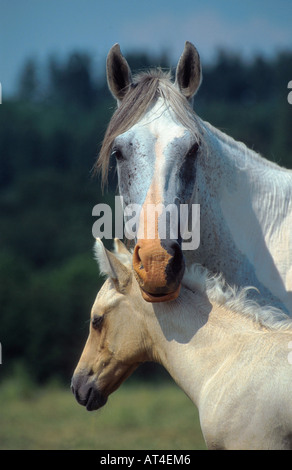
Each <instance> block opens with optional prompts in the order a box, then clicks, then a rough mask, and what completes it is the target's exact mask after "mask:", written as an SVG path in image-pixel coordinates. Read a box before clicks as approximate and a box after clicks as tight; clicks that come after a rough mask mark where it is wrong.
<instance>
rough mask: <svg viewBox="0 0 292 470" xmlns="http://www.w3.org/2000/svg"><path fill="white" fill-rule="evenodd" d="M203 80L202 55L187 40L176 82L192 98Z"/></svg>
mask: <svg viewBox="0 0 292 470" xmlns="http://www.w3.org/2000/svg"><path fill="white" fill-rule="evenodd" d="M201 81H202V71H201V62H200V56H199V53H198V51H197V49H196V48H195V46H194V45H193V44H192V43H191V42H189V41H186V43H185V48H184V51H183V53H182V55H181V57H180V59H179V62H178V64H177V68H176V76H175V84H176V86H177V87H178V88H179V90H180V91H181V93H182V94H183V95H184V96H185V97H186V98H187V99H188V100H191V99H192V97H193V96H194V94H195V93H196V92H197V91H198V88H199V86H200V84H201Z"/></svg>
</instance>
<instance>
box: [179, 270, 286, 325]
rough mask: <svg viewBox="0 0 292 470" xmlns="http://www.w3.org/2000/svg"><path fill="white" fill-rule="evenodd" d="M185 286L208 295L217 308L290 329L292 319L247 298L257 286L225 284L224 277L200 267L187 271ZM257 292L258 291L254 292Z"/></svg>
mask: <svg viewBox="0 0 292 470" xmlns="http://www.w3.org/2000/svg"><path fill="white" fill-rule="evenodd" d="M182 284H183V285H184V286H186V287H187V288H188V289H190V290H192V291H199V292H201V293H202V294H205V295H206V296H207V297H208V299H209V300H210V301H212V302H215V303H216V304H218V305H220V306H221V305H224V306H225V307H226V308H228V309H229V310H231V311H232V312H235V313H238V314H240V315H244V316H246V317H248V318H250V319H252V320H253V321H254V322H257V323H259V324H260V325H262V326H264V327H266V328H268V329H274V330H288V329H289V330H291V329H292V320H291V318H290V317H289V316H288V315H286V314H285V313H284V312H283V311H282V310H280V309H278V308H275V307H271V306H262V305H260V304H259V303H257V302H256V301H255V300H252V299H249V298H248V297H247V295H248V292H249V291H250V290H252V289H255V288H254V287H244V288H237V287H232V286H230V285H229V284H227V283H226V281H225V279H224V278H223V276H222V275H221V274H219V275H212V274H211V273H210V272H209V271H208V270H207V269H206V268H204V267H203V266H201V265H200V264H194V265H192V266H191V267H190V268H189V269H186V272H185V275H184V278H183V281H182ZM255 290H256V291H257V289H255Z"/></svg>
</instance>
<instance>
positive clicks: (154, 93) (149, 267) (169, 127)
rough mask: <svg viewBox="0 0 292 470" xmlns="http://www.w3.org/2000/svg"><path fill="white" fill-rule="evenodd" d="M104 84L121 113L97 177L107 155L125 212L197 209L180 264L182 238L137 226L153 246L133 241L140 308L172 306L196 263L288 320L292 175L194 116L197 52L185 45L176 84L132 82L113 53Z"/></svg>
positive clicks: (160, 77)
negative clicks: (193, 243) (194, 238)
mask: <svg viewBox="0 0 292 470" xmlns="http://www.w3.org/2000/svg"><path fill="white" fill-rule="evenodd" d="M107 76H108V84H109V88H110V90H111V91H112V93H113V95H114V96H115V98H116V99H117V103H118V108H117V110H116V112H115V114H114V115H113V117H112V119H111V121H110V123H109V126H108V129H107V132H106V135H105V138H104V142H103V146H102V149H101V152H100V157H99V160H98V162H97V166H98V167H100V168H101V169H102V173H103V177H104V178H106V175H107V170H108V164H109V158H110V155H113V156H114V157H115V159H116V161H117V171H118V180H119V192H120V195H121V196H123V198H124V203H125V204H126V205H128V204H130V203H136V204H139V205H140V206H141V207H142V208H143V209H145V208H146V206H147V205H148V204H152V205H154V206H157V205H159V204H162V205H163V206H164V207H166V206H168V204H177V205H180V204H188V205H189V208H190V213H191V207H192V205H193V204H200V213H201V216H200V224H201V228H200V230H201V232H200V246H199V248H198V249H196V250H191V251H186V250H185V251H184V253H183V254H184V256H183V254H182V250H181V242H182V240H181V239H180V237H177V238H176V239H173V238H172V237H171V236H169V234H167V235H166V237H165V239H162V238H163V237H161V235H160V234H161V231H162V228H161V226H160V225H159V224H160V223H162V222H160V220H159V215H158V222H157V221H155V219H154V218H153V214H152V215H151V211H150V216H149V215H147V214H146V212H147V211H146V210H145V211H144V214H143V215H144V220H143V222H144V223H145V224H146V226H147V225H148V226H153V227H154V228H155V237H154V239H151V240H149V239H147V237H146V236H145V235H144V236H141V237H140V238H139V237H138V239H137V240H136V246H135V250H134V258H133V265H134V269H135V271H136V274H137V278H138V281H139V284H140V288H141V291H142V294H143V296H144V298H145V299H146V300H149V301H151V302H158V301H167V300H171V299H173V298H175V297H176V296H177V295H178V294H179V288H180V283H181V279H182V277H183V273H184V269H185V264H186V266H190V265H191V264H192V263H194V262H197V263H200V264H202V265H204V266H206V267H207V268H208V269H209V270H210V271H212V272H214V273H223V274H224V277H225V278H226V280H227V282H229V283H233V284H236V285H237V286H241V287H243V286H248V285H253V286H255V287H256V288H257V289H258V291H259V292H260V296H259V297H258V300H259V301H261V302H262V303H266V304H271V305H274V306H277V307H280V308H282V309H284V310H285V311H286V312H287V313H288V314H289V312H292V235H291V234H292V230H291V228H292V172H291V171H289V170H286V169H284V168H281V167H279V166H278V165H276V164H274V163H271V162H269V161H267V160H265V159H264V158H262V157H261V156H260V155H258V154H256V153H255V152H254V151H252V150H250V149H248V148H247V147H246V146H245V145H244V144H242V143H240V142H237V141H235V140H233V139H232V138H231V137H229V136H227V135H226V134H224V133H223V132H221V131H219V130H218V129H216V128H214V127H213V126H211V125H210V124H209V123H207V122H204V121H203V120H202V119H200V118H199V117H198V116H197V115H196V114H195V113H194V112H193V110H192V107H191V106H190V102H191V101H192V98H193V96H194V95H195V93H196V92H197V90H198V88H199V85H200V82H201V77H202V75H201V66H200V59H199V54H198V52H197V50H196V48H195V47H194V46H193V45H192V44H191V43H189V42H186V45H185V49H184V52H183V54H182V56H181V58H180V60H179V63H178V66H177V69H176V79H175V83H172V82H171V80H170V78H169V75H167V74H165V73H162V72H161V71H159V70H158V71H157V70H156V71H150V72H149V73H144V74H140V75H138V76H137V77H136V78H134V79H132V76H131V71H130V68H129V66H128V64H127V62H126V60H125V58H124V57H123V56H122V54H121V52H120V48H119V46H118V45H117V44H116V45H115V46H113V47H112V49H111V50H110V52H109V55H108V59H107ZM270 118H271V119H273V116H271V117H270ZM234 119H236V116H234ZM145 214H146V215H145ZM147 217H148V218H147ZM254 295H255V292H254Z"/></svg>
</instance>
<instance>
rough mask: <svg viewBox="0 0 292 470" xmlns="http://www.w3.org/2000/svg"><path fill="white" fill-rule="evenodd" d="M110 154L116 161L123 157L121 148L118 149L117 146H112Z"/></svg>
mask: <svg viewBox="0 0 292 470" xmlns="http://www.w3.org/2000/svg"><path fill="white" fill-rule="evenodd" d="M111 155H112V157H114V158H115V159H116V160H118V161H119V160H123V159H124V157H123V154H122V152H121V150H120V149H118V148H113V150H112V153H111Z"/></svg>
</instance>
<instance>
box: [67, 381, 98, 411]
mask: <svg viewBox="0 0 292 470" xmlns="http://www.w3.org/2000/svg"><path fill="white" fill-rule="evenodd" d="M71 390H72V392H73V394H74V396H75V398H76V400H77V402H78V403H79V404H80V405H82V406H85V407H86V409H87V411H93V410H98V409H99V408H101V407H102V406H104V405H105V404H106V402H107V397H105V396H104V395H103V394H102V393H101V392H100V391H99V390H98V388H97V386H96V385H95V383H94V382H91V381H90V380H89V376H87V375H83V374H80V373H77V374H74V375H73V378H72V382H71Z"/></svg>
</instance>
